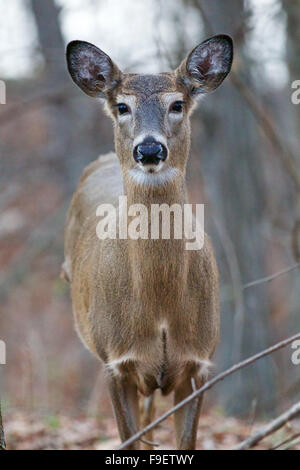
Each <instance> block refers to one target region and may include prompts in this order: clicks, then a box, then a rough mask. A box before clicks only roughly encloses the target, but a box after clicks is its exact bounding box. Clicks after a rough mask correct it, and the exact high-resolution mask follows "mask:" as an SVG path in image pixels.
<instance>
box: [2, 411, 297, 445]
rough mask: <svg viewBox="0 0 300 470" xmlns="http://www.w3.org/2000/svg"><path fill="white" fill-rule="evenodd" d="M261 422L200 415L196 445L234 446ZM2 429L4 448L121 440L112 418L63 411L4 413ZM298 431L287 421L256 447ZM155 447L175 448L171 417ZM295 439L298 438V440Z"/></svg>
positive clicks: (160, 431)
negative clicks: (77, 415) (51, 413)
mask: <svg viewBox="0 0 300 470" xmlns="http://www.w3.org/2000/svg"><path fill="white" fill-rule="evenodd" d="M263 424H264V423H255V424H253V425H250V424H249V423H246V422H244V421H240V420H238V419H235V418H229V417H224V416H221V415H218V414H217V413H210V414H209V415H203V416H202V418H201V420H200V423H199V428H198V439H197V449H202V450H219V449H233V448H234V447H235V446H236V445H237V444H238V443H239V442H241V441H243V440H244V439H246V438H247V437H248V436H249V435H251V434H253V433H255V432H256V431H257V430H258V429H260V428H261V426H263ZM5 432H6V441H7V448H8V449H10V450H23V449H33V450H42V449H50V450H52V449H59V450H83V449H90V450H112V449H116V448H117V447H118V445H119V444H120V440H119V437H118V432H117V428H116V424H115V420H114V419H113V418H105V419H103V420H98V419H96V418H87V417H83V418H76V419H75V418H70V417H67V416H63V415H55V416H47V417H44V418H39V419H37V418H35V417H33V416H28V415H25V414H21V413H14V414H11V415H10V416H8V417H6V420H5ZM299 432H300V421H294V422H292V423H288V424H287V425H286V426H285V427H284V428H282V429H281V430H279V431H277V432H276V433H274V434H273V435H272V436H269V437H267V438H265V439H264V440H263V441H262V442H261V443H260V445H258V446H257V447H256V449H272V448H273V447H275V446H277V445H278V444H279V443H282V442H283V441H285V440H286V439H288V438H290V437H291V436H294V435H295V436H296V434H298V433H299ZM154 440H155V442H157V443H159V447H157V449H160V450H165V449H169V450H170V449H175V442H174V431H173V425H172V420H171V419H169V420H167V421H165V422H164V423H162V424H161V425H160V426H159V427H158V428H157V430H156V432H155V437H154ZM297 441H298V442H297ZM290 446H291V443H287V444H284V445H283V446H281V447H280V449H281V450H284V449H286V448H291V449H295V450H300V442H299V438H298V439H295V445H293V446H292V447H290Z"/></svg>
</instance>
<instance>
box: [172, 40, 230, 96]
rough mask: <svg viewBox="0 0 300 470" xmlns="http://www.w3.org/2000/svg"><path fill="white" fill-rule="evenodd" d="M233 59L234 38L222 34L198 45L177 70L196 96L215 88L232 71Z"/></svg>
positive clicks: (180, 78)
mask: <svg viewBox="0 0 300 470" xmlns="http://www.w3.org/2000/svg"><path fill="white" fill-rule="evenodd" d="M232 60H233V42H232V39H231V37H230V36H226V35H223V34H221V35H218V36H213V37H212V38H210V39H207V40H206V41H204V42H202V43H201V44H199V45H198V46H196V47H195V49H193V50H192V52H190V54H189V55H188V57H187V58H186V59H185V60H184V61H183V62H182V64H181V65H180V66H179V68H178V69H177V71H176V72H177V74H178V79H179V80H181V81H183V82H184V84H185V85H186V86H187V87H188V88H189V92H190V93H191V94H192V95H194V96H195V95H198V94H203V93H208V92H210V91H213V90H215V89H216V88H217V87H218V86H219V85H220V84H221V83H222V82H223V80H224V79H225V77H226V76H227V75H228V73H229V72H230V69H231V64H232Z"/></svg>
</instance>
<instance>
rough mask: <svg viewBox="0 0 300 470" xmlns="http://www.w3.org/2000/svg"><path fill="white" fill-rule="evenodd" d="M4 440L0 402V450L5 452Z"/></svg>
mask: <svg viewBox="0 0 300 470" xmlns="http://www.w3.org/2000/svg"><path fill="white" fill-rule="evenodd" d="M5 449H6V445H5V439H4V429H3V424H2V414H1V402H0V450H5Z"/></svg>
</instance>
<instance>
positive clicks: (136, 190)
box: [124, 172, 190, 307]
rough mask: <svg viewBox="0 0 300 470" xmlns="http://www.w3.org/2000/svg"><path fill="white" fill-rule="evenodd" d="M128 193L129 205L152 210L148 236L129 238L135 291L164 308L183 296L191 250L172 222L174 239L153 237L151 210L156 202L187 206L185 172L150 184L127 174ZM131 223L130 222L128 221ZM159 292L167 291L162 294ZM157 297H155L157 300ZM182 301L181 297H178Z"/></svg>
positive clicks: (125, 188)
mask: <svg viewBox="0 0 300 470" xmlns="http://www.w3.org/2000/svg"><path fill="white" fill-rule="evenodd" d="M124 193H125V195H126V196H127V206H128V208H129V207H130V205H132V204H143V205H144V206H145V207H146V208H147V210H148V221H149V224H148V234H149V237H148V238H147V239H138V240H129V241H128V260H129V265H130V268H131V269H130V270H131V274H132V286H133V291H134V294H135V295H136V296H137V297H138V298H140V299H144V301H147V302H150V301H151V302H152V303H153V302H156V303H157V305H159V306H160V307H162V306H163V305H164V304H170V298H171V297H172V302H174V296H175V297H176V295H178V296H180V295H181V294H182V292H183V286H184V285H185V284H186V279H187V272H188V260H189V253H190V252H189V251H187V250H186V249H185V240H184V238H183V237H182V239H180V240H178V239H174V230H173V224H172V223H171V230H170V233H171V237H170V239H167V240H166V239H162V238H161V237H160V238H159V239H155V240H153V239H151V236H150V235H151V215H150V214H151V209H152V207H153V205H154V204H156V205H161V204H167V205H168V206H169V207H171V206H172V205H173V204H177V205H179V206H180V207H181V208H182V211H183V209H184V204H185V203H187V191H186V183H185V175H183V174H182V173H181V172H180V173H179V172H178V174H177V175H176V177H175V178H174V179H172V180H170V181H168V182H166V183H165V184H161V185H153V186H150V185H146V184H139V183H137V182H136V181H133V180H132V178H128V176H124ZM128 223H130V222H128ZM159 293H163V295H162V296H160V295H159ZM153 299H155V300H153ZM177 300H178V301H179V299H177Z"/></svg>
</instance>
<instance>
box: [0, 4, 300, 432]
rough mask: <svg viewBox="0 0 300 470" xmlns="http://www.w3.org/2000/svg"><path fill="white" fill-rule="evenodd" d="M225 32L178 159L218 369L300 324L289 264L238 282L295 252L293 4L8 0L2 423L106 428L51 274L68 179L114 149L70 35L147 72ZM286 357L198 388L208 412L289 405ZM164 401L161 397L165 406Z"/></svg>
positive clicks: (299, 64)
mask: <svg viewBox="0 0 300 470" xmlns="http://www.w3.org/2000/svg"><path fill="white" fill-rule="evenodd" d="M219 33H226V34H230V35H231V36H232V37H233V40H234V43H235V60H234V65H233V72H232V74H231V75H230V77H229V78H228V79H227V80H226V82H225V83H224V85H222V87H220V89H218V90H217V91H216V92H215V93H213V94H212V95H210V96H208V97H206V99H205V100H203V101H202V102H201V103H200V106H199V107H198V109H197V111H196V112H195V114H194V116H193V121H192V127H193V131H192V136H193V143H192V152H191V158H190V163H189V169H188V184H189V188H190V192H191V200H192V202H199V203H200V202H204V203H205V211H206V212H205V221H206V231H207V232H208V233H209V234H210V235H211V237H212V239H213V244H214V247H215V251H216V256H217V261H218V265H219V268H220V275H221V312H222V336H221V343H220V346H219V348H218V351H217V353H216V355H215V368H214V373H217V372H218V371H221V370H224V369H225V368H227V367H228V366H230V365H231V364H233V363H234V362H237V361H239V360H241V359H243V358H246V357H248V356H250V355H251V354H253V353H255V352H258V351H260V350H262V349H264V348H266V347H267V346H269V345H271V344H273V343H275V342H277V341H279V340H280V339H283V338H285V337H287V336H289V335H292V334H295V333H297V332H298V331H299V330H300V316H299V304H300V289H299V279H300V275H299V270H298V269H297V268H296V269H293V270H290V271H289V272H287V273H286V274H283V275H281V276H278V277H276V278H275V279H274V280H273V281H272V282H263V283H259V284H257V285H254V286H251V287H248V288H246V289H245V288H244V287H245V284H247V283H249V282H251V281H253V280H256V279H260V278H262V277H264V276H267V275H269V274H273V273H276V272H278V271H280V270H282V269H285V268H289V267H293V266H295V265H296V263H297V262H299V237H298V235H299V233H298V232H299V228H300V222H299V206H300V199H299V188H300V147H299V134H300V105H295V104H292V101H291V94H292V91H293V90H292V88H291V84H292V82H293V81H294V80H300V0H290V1H288V0H244V1H243V0H226V1H222V2H221V1H217V0H163V1H162V0H143V2H138V1H134V0H122V1H121V0H85V2H82V1H79V0H56V1H52V0H10V1H9V2H3V1H2V2H1V3H0V79H1V80H2V81H4V83H5V86H6V104H0V188H1V193H0V264H1V266H0V312H1V313H0V339H2V340H4V341H5V342H6V345H7V365H6V366H1V370H0V372H1V379H2V383H1V387H2V388H1V394H2V401H3V414H4V415H5V419H7V420H8V419H9V417H10V416H16V414H17V416H19V417H20V416H22V419H25V418H24V416H30V419H31V420H32V419H34V418H33V417H39V418H42V419H46V420H48V422H49V423H50V425H51V426H53V427H55V426H58V425H59V423H58V421H59V419H58V418H57V416H61V415H63V416H65V417H70V418H71V417H73V418H74V419H77V418H78V419H79V418H80V417H93V418H96V419H97V422H98V424H99V425H100V427H101V426H102V428H101V429H103V436H106V437H107V436H110V435H111V433H112V431H111V429H112V428H111V427H112V426H115V425H114V424H113V419H112V410H111V407H110V402H109V398H108V394H107V391H106V388H105V382H104V375H103V371H102V369H101V365H100V364H99V363H98V362H97V360H96V359H95V358H93V357H92V356H91V355H90V353H89V352H88V351H86V350H85V349H84V347H83V346H82V345H81V343H80V342H79V339H78V338H77V335H76V333H75V332H74V327H73V319H72V311H71V303H70V295H69V288H68V285H67V284H65V283H64V281H62V280H61V279H59V278H58V276H59V272H60V266H61V263H62V261H63V230H64V222H65V217H66V210H67V207H68V204H69V202H70V198H71V195H72V193H73V191H74V189H75V187H76V185H77V182H78V178H79V176H80V174H81V172H82V169H83V167H84V166H85V165H86V164H88V163H89V162H90V161H92V160H93V159H95V158H96V157H97V156H98V155H99V154H100V153H106V152H107V151H109V150H112V149H113V133H112V124H111V122H110V120H109V119H108V118H107V117H106V116H105V115H104V113H103V111H102V107H101V104H99V102H97V101H96V100H92V99H90V98H88V97H87V96H85V95H84V94H83V93H81V92H80V90H78V89H77V88H76V87H75V86H74V85H73V83H72V82H71V80H70V78H69V76H68V74H67V70H66V64H65V57H64V55H65V46H66V44H67V43H68V41H70V40H73V39H82V40H86V41H89V42H93V43H95V44H96V45H98V46H99V47H100V48H101V49H103V50H104V51H105V52H106V53H108V54H109V55H110V56H111V57H112V58H113V59H114V60H115V61H116V62H117V64H118V65H119V67H120V68H121V69H122V70H123V71H131V72H141V73H143V72H147V73H151V72H153V73H155V72H159V71H167V70H170V69H172V68H175V67H176V66H177V65H178V64H179V63H180V62H181V60H182V59H183V58H184V56H185V54H186V53H187V52H188V51H189V50H190V49H191V48H193V47H194V46H195V45H196V44H198V43H199V42H201V41H202V40H204V39H205V38H207V37H209V36H211V35H213V34H219ZM291 354H292V350H291V348H290V347H288V348H286V349H284V350H283V351H281V352H279V353H277V354H275V355H272V356H270V357H269V358H267V359H264V360H261V361H259V362H256V363H255V364H254V365H253V366H251V367H248V368H246V369H244V370H243V371H241V372H240V373H236V374H234V375H232V376H231V377H229V378H227V379H226V380H225V381H224V382H222V383H220V384H218V385H217V386H216V387H215V388H214V389H213V390H212V391H211V392H209V394H207V396H206V399H205V411H206V413H217V414H219V415H220V416H235V417H238V418H239V419H245V420H246V421H247V420H248V422H249V420H252V421H254V420H261V419H265V418H266V417H269V416H273V415H276V414H278V413H279V412H281V411H282V410H283V409H285V408H286V407H287V406H289V405H290V404H291V403H293V402H295V401H296V400H297V398H298V399H299V392H300V366H295V365H293V364H292V362H291ZM171 404H172V401H171V398H170V397H169V398H167V399H165V400H164V401H162V404H161V409H166V408H168V407H170V406H171ZM15 419H17V418H15ZM18 419H21V418H18ZM61 419H62V418H61ZM65 419H67V418H65ZM22 422H23V421H22ZM107 423H108V424H107ZM20 426H21V424H20ZM16 427H17V426H16ZM98 437H101V435H100V436H99V433H98Z"/></svg>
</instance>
